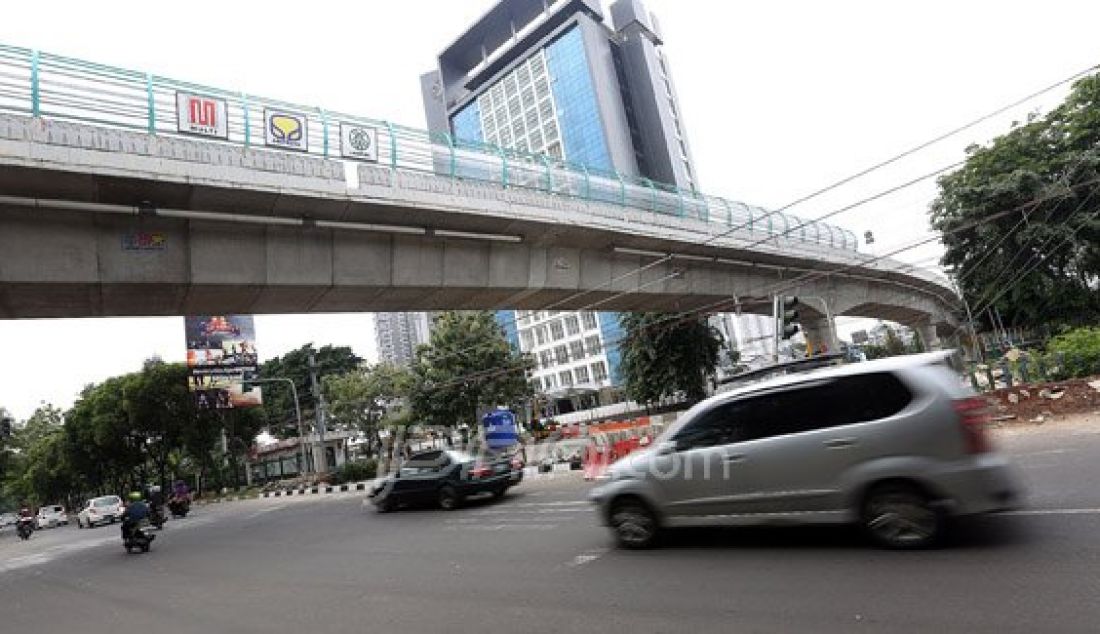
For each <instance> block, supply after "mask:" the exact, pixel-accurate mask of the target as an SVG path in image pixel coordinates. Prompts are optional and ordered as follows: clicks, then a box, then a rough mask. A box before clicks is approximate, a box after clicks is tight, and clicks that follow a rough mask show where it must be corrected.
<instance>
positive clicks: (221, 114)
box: [176, 92, 229, 139]
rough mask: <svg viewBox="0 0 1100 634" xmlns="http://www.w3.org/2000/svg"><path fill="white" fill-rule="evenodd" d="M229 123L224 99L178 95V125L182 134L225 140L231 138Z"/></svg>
mask: <svg viewBox="0 0 1100 634" xmlns="http://www.w3.org/2000/svg"><path fill="white" fill-rule="evenodd" d="M227 123H228V121H227V107H226V102H225V100H224V99H218V98H217V97H208V96H206V95H191V94H187V93H182V92H177V93H176V125H177V129H178V130H179V131H180V132H186V133H187V134H198V135H201V136H212V137H219V138H222V139H225V138H228V137H229V126H228V125H226V124H227Z"/></svg>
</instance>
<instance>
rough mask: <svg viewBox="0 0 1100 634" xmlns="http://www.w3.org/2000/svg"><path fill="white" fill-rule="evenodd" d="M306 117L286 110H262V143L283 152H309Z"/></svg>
mask: <svg viewBox="0 0 1100 634" xmlns="http://www.w3.org/2000/svg"><path fill="white" fill-rule="evenodd" d="M307 121H308V120H307V119H306V115H304V114H302V113H300V112H288V111H286V110H267V109H265V110H264V142H265V143H267V145H270V146H272V147H278V148H283V149H284V150H297V151H299V152H307V151H309V130H308V126H307V123H306V122H307Z"/></svg>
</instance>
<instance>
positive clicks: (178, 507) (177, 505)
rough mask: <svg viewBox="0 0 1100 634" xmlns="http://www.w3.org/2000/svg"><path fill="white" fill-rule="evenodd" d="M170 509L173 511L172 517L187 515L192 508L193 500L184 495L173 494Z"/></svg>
mask: <svg viewBox="0 0 1100 634" xmlns="http://www.w3.org/2000/svg"><path fill="white" fill-rule="evenodd" d="M168 510H169V511H170V512H171V513H172V517H177V518H178V517H187V513H188V512H189V511H190V510H191V500H189V499H187V498H186V497H182V496H173V497H172V498H171V499H169V500H168Z"/></svg>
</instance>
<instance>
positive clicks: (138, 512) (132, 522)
mask: <svg viewBox="0 0 1100 634" xmlns="http://www.w3.org/2000/svg"><path fill="white" fill-rule="evenodd" d="M128 498H129V503H128V504H126V510H125V511H123V512H122V539H123V540H129V539H130V537H131V536H132V535H133V533H134V531H135V530H137V529H138V528H139V527H140V526H141V522H142V521H144V520H146V519H148V517H149V507H148V505H146V504H145V502H144V501H143V500H142V499H141V493H139V492H137V491H134V492H133V493H131V494H130V495H129V496H128Z"/></svg>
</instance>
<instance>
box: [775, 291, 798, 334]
mask: <svg viewBox="0 0 1100 634" xmlns="http://www.w3.org/2000/svg"><path fill="white" fill-rule="evenodd" d="M797 321H798V298H797V297H780V298H779V337H780V338H781V339H784V340H786V339H790V338H791V337H793V336H795V334H796V333H798V330H799V328H798V324H797V323H795V322H797Z"/></svg>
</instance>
